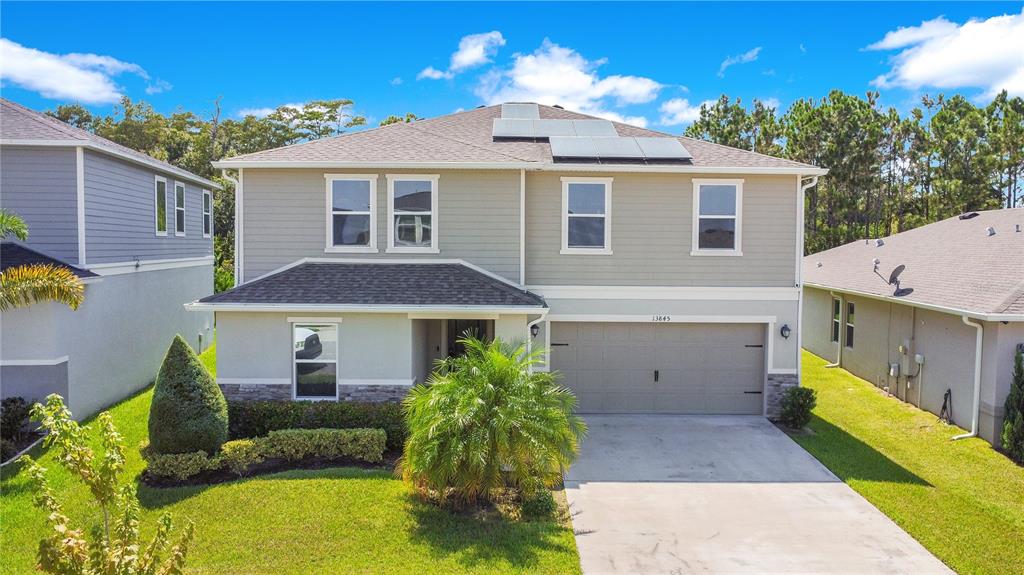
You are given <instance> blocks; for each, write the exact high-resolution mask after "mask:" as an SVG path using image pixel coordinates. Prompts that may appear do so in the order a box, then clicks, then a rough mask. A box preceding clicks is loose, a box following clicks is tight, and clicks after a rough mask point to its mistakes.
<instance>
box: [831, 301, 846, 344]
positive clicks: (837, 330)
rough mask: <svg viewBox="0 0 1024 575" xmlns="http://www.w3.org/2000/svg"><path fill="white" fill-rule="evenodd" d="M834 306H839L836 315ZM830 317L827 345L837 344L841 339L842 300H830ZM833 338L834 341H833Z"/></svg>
mask: <svg viewBox="0 0 1024 575" xmlns="http://www.w3.org/2000/svg"><path fill="white" fill-rule="evenodd" d="M836 304H839V305H838V307H839V313H838V314H837V313H836ZM829 312H831V313H830V317H829V322H828V341H829V343H839V341H840V340H841V339H843V300H841V299H839V298H837V297H834V298H832V308H831V309H829ZM833 337H834V339H833Z"/></svg>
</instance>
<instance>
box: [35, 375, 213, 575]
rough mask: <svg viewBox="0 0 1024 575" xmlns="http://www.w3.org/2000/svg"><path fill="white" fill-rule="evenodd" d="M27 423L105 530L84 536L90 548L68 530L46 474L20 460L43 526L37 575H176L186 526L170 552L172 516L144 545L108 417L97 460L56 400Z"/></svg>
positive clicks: (188, 532)
mask: <svg viewBox="0 0 1024 575" xmlns="http://www.w3.org/2000/svg"><path fill="white" fill-rule="evenodd" d="M32 417H33V419H35V420H36V421H38V422H39V423H40V425H41V427H42V428H43V429H45V430H46V431H47V432H49V434H48V435H47V436H46V438H45V439H44V440H43V445H44V446H45V447H48V448H50V452H51V453H53V454H55V456H56V457H55V459H56V461H57V463H58V464H60V465H61V466H63V467H64V468H65V469H67V470H68V471H70V472H71V474H72V476H73V477H75V478H76V479H78V480H80V481H81V482H82V483H84V484H85V485H86V487H88V491H89V492H90V493H91V494H92V497H93V498H94V499H95V500H96V504H97V505H98V507H99V509H100V510H101V511H102V516H103V523H102V524H100V525H98V526H96V527H95V528H94V529H92V530H90V534H91V541H90V540H89V539H87V538H86V536H85V530H84V529H81V528H75V527H74V526H73V525H71V520H70V519H69V518H68V516H67V515H66V514H65V513H64V508H63V506H62V505H61V503H60V501H59V500H58V496H57V494H56V493H54V492H53V490H51V489H50V486H49V484H48V482H47V479H46V469H44V468H43V467H41V466H40V465H39V464H38V463H36V462H35V461H34V460H33V459H32V458H31V457H29V456H27V455H25V456H23V457H21V458H20V459H19V461H21V462H23V463H24V464H25V467H26V473H27V475H28V477H29V484H30V486H31V488H32V489H33V491H35V504H36V506H37V507H39V508H40V509H42V510H43V511H44V512H45V515H46V521H47V523H48V524H49V533H48V534H47V535H46V536H45V537H44V538H43V540H42V541H40V542H39V548H38V551H37V555H36V558H37V560H38V567H37V568H38V570H40V571H45V572H47V573H61V574H69V573H118V574H119V575H143V574H153V573H164V574H171V573H181V572H182V571H183V568H184V564H185V556H186V554H187V553H188V548H189V545H190V544H191V542H192V536H193V526H192V523H189V524H188V525H187V526H186V527H185V531H184V532H183V533H182V535H181V538H180V539H179V540H178V542H177V543H176V544H174V545H173V546H171V547H170V549H168V545H169V543H170V534H171V527H172V524H171V516H170V514H168V513H164V514H163V515H162V516H161V517H160V520H159V521H158V525H157V527H156V529H146V531H147V532H155V535H154V536H153V538H152V539H151V540H149V541H143V540H142V537H141V536H140V534H139V519H140V517H139V515H140V513H139V500H138V497H137V496H136V493H135V489H134V488H133V487H132V485H131V484H126V483H125V482H123V481H122V478H121V475H122V474H123V473H124V446H123V445H122V441H123V440H122V438H121V435H120V434H119V433H118V432H117V429H115V428H114V420H113V418H112V417H111V416H110V413H107V412H103V413H101V414H100V415H99V418H98V421H99V425H100V428H101V433H100V434H101V441H100V445H102V446H103V450H104V453H103V454H102V455H98V456H97V455H96V454H95V453H94V452H93V450H92V448H91V447H90V446H89V441H88V438H87V437H86V433H85V430H84V429H83V428H82V427H80V426H79V425H78V423H77V422H76V421H74V420H73V419H71V413H70V412H69V411H68V410H67V408H66V407H64V402H63V400H62V399H61V398H60V396H59V395H56V394H53V395H50V396H49V397H47V398H46V403H45V405H40V404H35V406H33V407H32ZM66 491H68V490H62V493H64V492H66Z"/></svg>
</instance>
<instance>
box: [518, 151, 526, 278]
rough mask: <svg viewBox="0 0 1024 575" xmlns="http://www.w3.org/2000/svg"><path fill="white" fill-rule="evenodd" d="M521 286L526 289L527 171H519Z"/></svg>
mask: <svg viewBox="0 0 1024 575" xmlns="http://www.w3.org/2000/svg"><path fill="white" fill-rule="evenodd" d="M519 285H520V286H522V288H523V289H526V170H525V169H523V170H519Z"/></svg>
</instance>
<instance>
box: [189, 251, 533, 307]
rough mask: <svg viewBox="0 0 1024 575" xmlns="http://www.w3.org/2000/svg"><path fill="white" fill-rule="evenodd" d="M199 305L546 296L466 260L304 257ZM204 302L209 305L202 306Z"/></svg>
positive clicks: (480, 301)
mask: <svg viewBox="0 0 1024 575" xmlns="http://www.w3.org/2000/svg"><path fill="white" fill-rule="evenodd" d="M196 303H197V304H200V305H199V306H196V304H191V305H193V306H196V307H212V308H214V309H217V308H225V307H228V308H230V307H235V306H239V307H259V306H270V307H285V308H287V307H289V306H297V307H300V308H301V307H303V306H319V307H331V306H335V307H337V308H341V309H356V310H358V309H364V308H369V309H380V308H384V309H390V308H400V309H419V308H430V309H451V308H469V309H491V308H502V309H505V308H517V309H518V308H522V309H523V310H524V311H523V313H526V311H528V310H538V309H541V308H544V307H546V305H545V304H544V300H543V299H542V298H541V297H540V296H538V295H536V294H533V293H530V292H528V291H525V290H522V289H519V288H517V287H515V286H513V285H511V284H509V283H506V282H504V281H502V280H500V279H497V278H495V277H492V276H490V275H488V274H486V273H483V272H481V271H477V270H476V269H473V268H472V267H470V266H468V265H465V264H463V263H449V262H445V263H405V262H402V263H391V262H387V261H381V262H376V261H366V262H352V261H346V262H329V261H303V262H300V263H298V265H294V266H292V267H288V268H285V269H282V270H281V271H278V272H275V273H271V274H269V275H267V276H264V277H262V278H259V279H256V280H253V281H251V282H248V283H245V284H242V285H240V286H238V287H235V288H234V289H231V290H228V291H225V292H221V293H219V294H214V295H211V296H207V297H205V298H203V299H201V300H199V301H198V302H196ZM202 304H209V305H208V306H203V305H202Z"/></svg>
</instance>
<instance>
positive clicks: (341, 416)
mask: <svg viewBox="0 0 1024 575" xmlns="http://www.w3.org/2000/svg"><path fill="white" fill-rule="evenodd" d="M228 428H229V431H230V436H231V438H232V439H249V438H253V437H262V436H265V435H267V434H268V433H270V432H271V431H276V430H279V429H355V428H370V429H383V430H384V432H385V433H386V434H387V448H388V450H392V451H397V450H399V449H401V448H402V445H403V444H404V443H405V439H406V435H407V433H406V427H405V418H404V417H403V415H402V406H401V404H398V403H363V402H354V401H229V402H228Z"/></svg>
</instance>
